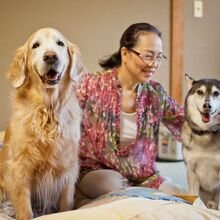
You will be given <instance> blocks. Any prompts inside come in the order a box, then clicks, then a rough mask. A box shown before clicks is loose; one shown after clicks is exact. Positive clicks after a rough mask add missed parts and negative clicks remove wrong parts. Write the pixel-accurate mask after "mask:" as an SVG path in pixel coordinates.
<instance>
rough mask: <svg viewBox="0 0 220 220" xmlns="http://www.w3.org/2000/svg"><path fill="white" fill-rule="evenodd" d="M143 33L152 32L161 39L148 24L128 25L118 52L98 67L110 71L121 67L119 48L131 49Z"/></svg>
mask: <svg viewBox="0 0 220 220" xmlns="http://www.w3.org/2000/svg"><path fill="white" fill-rule="evenodd" d="M144 32H153V33H156V34H157V35H158V37H160V38H161V37H162V34H161V32H160V30H159V29H157V28H156V27H154V26H153V25H151V24H149V23H135V24H132V25H130V26H129V27H128V28H127V29H126V30H125V32H124V33H123V34H122V37H121V40H120V48H119V50H118V51H117V52H116V53H114V54H112V55H111V56H109V57H108V58H107V59H103V60H100V62H99V65H100V66H101V67H102V68H104V69H111V68H114V67H118V66H120V65H121V48H122V47H126V48H128V49H132V48H133V47H134V46H135V45H136V43H137V41H138V38H139V36H140V34H142V33H144Z"/></svg>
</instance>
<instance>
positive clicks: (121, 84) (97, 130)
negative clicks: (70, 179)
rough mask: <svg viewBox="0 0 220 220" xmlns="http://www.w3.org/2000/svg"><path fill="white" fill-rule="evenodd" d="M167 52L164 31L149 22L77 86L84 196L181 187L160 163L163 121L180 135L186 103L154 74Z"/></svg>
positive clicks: (129, 34)
mask: <svg viewBox="0 0 220 220" xmlns="http://www.w3.org/2000/svg"><path fill="white" fill-rule="evenodd" d="M164 58H166V57H165V56H164V55H163V51H162V39H161V32H160V31H159V30H158V29H157V28H155V27H154V26H152V25H150V24H148V23H137V24H133V25H131V26H130V27H128V29H127V30H126V31H125V32H124V34H123V35H122V37H121V40H120V48H119V50H118V52H116V53H115V54H113V55H112V56H110V57H109V58H108V59H106V60H102V61H101V62H100V65H101V66H102V67H103V68H104V69H105V70H106V71H105V72H102V73H95V74H87V75H85V76H84V78H83V80H82V84H81V87H80V88H79V90H78V96H79V99H80V104H81V107H82V109H83V121H82V134H81V149H80V159H81V174H82V175H81V178H80V181H79V184H78V188H79V190H80V192H81V194H83V195H84V196H87V197H89V198H96V197H98V196H100V195H102V194H104V193H107V192H110V191H112V190H115V189H120V188H123V187H125V186H126V185H135V186H137V185H139V186H146V187H153V188H159V189H161V190H163V191H166V192H168V193H180V191H181V190H180V189H179V188H178V187H177V186H175V185H174V184H172V183H171V182H169V181H168V180H166V179H165V178H164V177H162V176H161V175H160V174H159V172H158V170H157V168H156V163H155V159H156V155H157V143H158V129H159V125H160V122H163V124H164V125H165V126H166V127H167V128H168V129H169V130H170V131H171V132H172V134H173V135H174V136H175V137H176V138H177V139H179V138H180V129H181V126H182V123H183V119H184V113H183V109H182V108H181V107H180V106H179V105H178V104H177V103H176V102H175V101H174V100H173V99H172V98H171V97H169V96H168V95H167V93H166V92H165V91H164V89H163V87H162V86H161V85H160V84H159V83H157V82H154V81H151V80H150V79H151V77H152V76H153V75H154V73H155V71H156V70H157V68H158V67H159V65H160V64H161V62H162V60H163V59H164Z"/></svg>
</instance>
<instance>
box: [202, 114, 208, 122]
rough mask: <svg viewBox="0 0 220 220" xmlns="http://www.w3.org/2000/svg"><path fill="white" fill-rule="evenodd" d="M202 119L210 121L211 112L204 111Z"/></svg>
mask: <svg viewBox="0 0 220 220" xmlns="http://www.w3.org/2000/svg"><path fill="white" fill-rule="evenodd" d="M202 121H203V122H205V123H207V122H209V121H210V114H209V113H203V114H202Z"/></svg>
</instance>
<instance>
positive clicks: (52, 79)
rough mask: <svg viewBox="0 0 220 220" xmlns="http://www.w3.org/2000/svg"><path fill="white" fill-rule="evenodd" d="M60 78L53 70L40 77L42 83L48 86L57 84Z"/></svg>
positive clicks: (59, 74)
mask: <svg viewBox="0 0 220 220" xmlns="http://www.w3.org/2000/svg"><path fill="white" fill-rule="evenodd" d="M60 78H61V73H58V72H57V71H55V70H54V69H50V70H49V71H48V72H47V73H46V74H44V76H42V77H41V79H42V81H43V82H44V83H47V84H49V85H55V84H57V83H59V81H60Z"/></svg>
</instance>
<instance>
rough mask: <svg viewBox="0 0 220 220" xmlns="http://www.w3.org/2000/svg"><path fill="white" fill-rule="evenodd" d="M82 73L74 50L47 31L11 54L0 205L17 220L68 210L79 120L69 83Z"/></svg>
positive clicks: (75, 168)
mask: <svg viewBox="0 0 220 220" xmlns="http://www.w3.org/2000/svg"><path fill="white" fill-rule="evenodd" d="M82 71H83V65H82V63H81V60H80V54H79V50H78V48H77V47H76V45H74V44H73V43H71V42H69V41H68V40H67V39H66V38H65V37H64V36H63V35H62V34H61V33H60V32H58V31H57V30H55V29H52V28H44V29H40V30H38V31H37V32H35V33H34V34H32V35H31V37H30V38H29V39H28V41H27V42H26V43H25V44H24V45H23V46H22V47H20V48H18V49H17V51H16V55H15V58H14V60H13V62H12V64H11V67H10V70H9V72H8V78H9V80H10V81H11V82H12V85H13V86H14V87H15V91H14V93H13V95H12V106H13V112H12V116H11V119H10V124H9V127H8V128H7V130H6V135H5V139H4V145H3V148H2V150H1V151H0V200H2V201H3V200H4V199H6V198H8V199H10V201H11V202H12V204H13V206H14V208H15V211H16V219H17V220H27V219H31V218H32V217H33V212H32V205H33V203H34V204H37V205H38V206H40V207H41V208H42V209H43V211H44V212H48V211H50V210H51V209H52V208H54V207H58V209H59V211H65V210H70V209H72V208H73V203H74V190H75V182H76V180H77V177H78V169H79V164H78V141H79V138H80V119H81V111H80V107H79V105H78V102H77V98H76V96H75V83H76V81H77V77H78V74H79V73H80V72H82Z"/></svg>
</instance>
